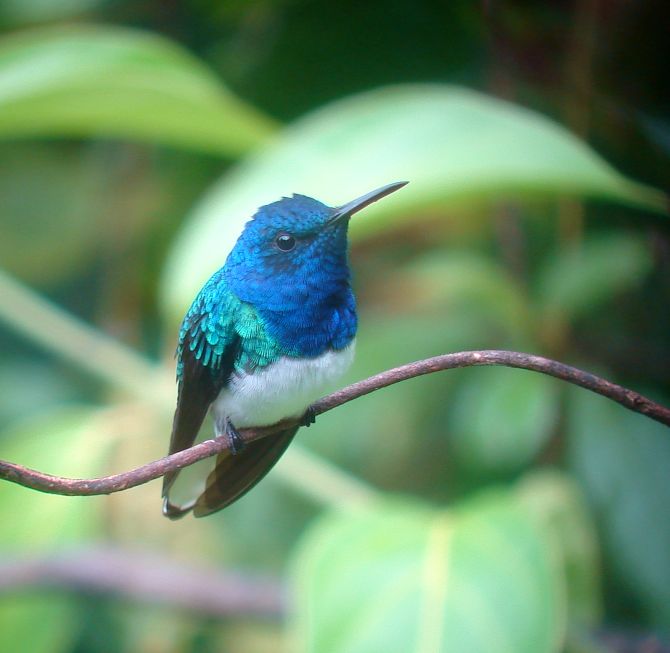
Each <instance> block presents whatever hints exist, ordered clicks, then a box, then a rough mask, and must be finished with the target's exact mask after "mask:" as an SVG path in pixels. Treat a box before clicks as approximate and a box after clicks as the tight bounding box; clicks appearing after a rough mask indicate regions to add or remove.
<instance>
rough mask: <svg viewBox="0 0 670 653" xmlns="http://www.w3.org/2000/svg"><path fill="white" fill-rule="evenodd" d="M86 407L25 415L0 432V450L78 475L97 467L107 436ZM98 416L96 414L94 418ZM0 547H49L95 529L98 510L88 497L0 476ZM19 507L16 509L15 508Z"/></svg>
mask: <svg viewBox="0 0 670 653" xmlns="http://www.w3.org/2000/svg"><path fill="white" fill-rule="evenodd" d="M95 416H97V413H96V412H94V411H92V410H91V409H85V408H68V409H61V408H59V409H57V410H54V411H50V412H49V413H46V414H43V415H41V416H38V417H34V418H32V419H30V420H26V421H25V422H23V423H21V424H20V425H18V426H16V427H14V428H13V429H11V430H8V431H5V432H3V433H2V434H1V437H0V456H2V458H3V459H5V460H11V461H12V462H15V463H19V464H21V465H26V466H28V467H31V468H33V469H39V470H40V471H43V472H47V473H51V474H57V475H59V476H70V477H79V478H90V477H92V476H96V475H97V474H99V473H100V472H101V471H102V462H103V459H104V454H105V453H106V452H107V451H108V449H109V446H110V445H111V444H112V440H111V439H110V438H109V434H108V433H107V432H104V433H103V432H102V431H101V429H100V428H99V427H98V426H97V425H96V422H95V419H94V417H95ZM98 419H100V418H98ZM0 483H2V491H1V492H0V523H5V524H9V523H11V524H12V528H8V529H1V530H0V548H2V549H3V550H5V551H17V552H21V553H27V552H29V551H41V550H51V548H52V547H54V546H55V545H56V544H60V543H63V542H68V543H70V542H77V541H80V540H82V539H84V538H86V537H88V536H91V535H94V534H96V533H97V530H98V526H99V521H98V519H99V513H98V510H97V507H96V503H95V502H96V501H97V502H98V504H99V501H100V500H101V499H99V498H98V499H95V498H93V499H92V498H90V497H65V496H57V495H53V494H44V493H42V492H36V491H34V490H29V489H27V488H25V487H22V486H20V485H16V484H14V483H8V482H6V481H0ZM19 508H20V509H19Z"/></svg>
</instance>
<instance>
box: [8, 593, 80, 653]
mask: <svg viewBox="0 0 670 653" xmlns="http://www.w3.org/2000/svg"><path fill="white" fill-rule="evenodd" d="M77 621H78V620H77V602H76V601H75V600H73V599H72V598H71V597H67V596H63V595H58V594H56V595H54V594H53V593H50V594H49V595H48V596H39V595H37V594H31V595H24V594H21V595H19V596H13V595H8V596H3V597H0V633H2V645H3V648H4V649H5V650H7V651H12V653H67V652H68V651H72V646H73V644H74V639H75V632H76V629H77V627H78V623H77Z"/></svg>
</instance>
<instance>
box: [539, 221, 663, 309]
mask: <svg viewBox="0 0 670 653" xmlns="http://www.w3.org/2000/svg"><path fill="white" fill-rule="evenodd" d="M651 266H652V261H651V256H650V254H649V251H648V248H647V246H646V245H645V244H644V242H643V241H642V240H641V239H639V238H637V237H635V236H633V235H631V234H625V235H624V234H608V235H604V236H599V237H598V238H593V239H591V240H587V241H585V242H583V243H580V244H579V245H575V246H574V247H568V248H562V249H561V250H560V251H559V252H558V253H557V254H556V255H555V256H553V257H552V258H550V259H549V260H548V261H547V262H546V263H545V264H544V267H543V269H541V270H540V272H539V275H538V280H537V285H536V296H537V297H538V303H539V306H540V310H541V311H542V312H543V313H544V316H545V318H546V319H548V320H554V319H557V317H564V318H570V319H574V318H578V317H582V316H583V315H585V314H588V313H589V312H592V311H594V310H597V309H598V308H600V307H601V306H602V304H603V303H604V302H606V301H608V300H612V299H613V298H614V297H615V296H616V295H617V293H621V292H624V291H626V290H630V289H631V288H634V287H635V286H637V285H638V284H639V283H640V282H641V281H642V279H643V278H644V277H645V275H646V274H647V273H648V272H649V270H650V269H651Z"/></svg>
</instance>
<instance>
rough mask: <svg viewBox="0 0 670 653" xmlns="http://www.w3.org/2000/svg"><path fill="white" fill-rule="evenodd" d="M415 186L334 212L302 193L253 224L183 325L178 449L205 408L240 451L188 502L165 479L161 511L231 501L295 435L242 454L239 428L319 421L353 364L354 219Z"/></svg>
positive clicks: (266, 210) (191, 436) (212, 508)
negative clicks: (327, 394)
mask: <svg viewBox="0 0 670 653" xmlns="http://www.w3.org/2000/svg"><path fill="white" fill-rule="evenodd" d="M406 183H407V182H396V183H393V184H388V185H387V186H383V187H382V188H379V189H377V190H374V191H372V192H371V193H367V194H366V195H363V196H362V197H359V198H358V199H355V200H354V201H353V202H349V203H347V204H344V205H343V206H340V207H336V208H332V207H328V206H326V205H325V204H322V203H321V202H319V201H317V200H315V199H312V198H311V197H306V196H304V195H293V197H290V198H286V197H285V198H283V199H281V200H279V201H278V202H274V203H272V204H268V205H267V206H263V207H261V208H260V209H258V211H257V212H256V214H255V215H254V217H253V218H252V219H251V220H250V221H249V222H247V224H246V225H245V227H244V230H243V232H242V234H241V236H240V237H239V239H238V240H237V243H236V244H235V246H234V247H233V249H232V251H231V252H230V254H229V256H228V258H227V259H226V262H225V264H224V266H223V267H222V268H221V269H220V270H218V271H217V272H215V273H214V275H213V276H212V277H211V278H210V280H209V281H208V282H207V283H206V284H205V285H204V286H203V288H202V290H200V292H199V293H198V295H197V297H196V298H195V301H194V302H193V304H192V305H191V308H190V309H189V310H188V313H187V314H186V317H185V318H184V321H183V323H182V326H181V331H180V333H179V344H178V347H177V381H178V398H177V408H176V411H175V415H174V422H173V426H172V437H171V440H170V453H174V452H176V451H181V450H182V449H186V448H188V447H190V446H191V445H192V444H193V442H194V441H195V439H196V437H197V435H198V431H199V430H200V428H201V426H202V423H203V421H204V419H205V417H206V415H207V412H208V411H210V412H211V414H212V417H213V420H214V431H215V434H216V436H217V437H219V436H226V437H228V438H229V440H230V444H231V446H230V449H228V450H226V451H225V452H223V453H221V454H219V455H218V457H217V459H216V463H215V466H214V469H213V470H212V471H211V472H209V474H207V473H205V474H204V475H203V478H202V479H200V481H199V485H198V486H197V487H194V488H192V489H191V488H189V491H190V492H191V494H190V495H189V496H187V497H186V498H184V491H183V490H181V491H179V492H178V491H177V486H178V485H179V480H180V479H178V476H179V472H170V473H168V474H166V475H165V478H164V480H163V514H164V515H166V516H167V517H170V518H172V519H176V518H178V517H181V516H183V515H185V514H186V513H188V512H189V511H191V510H192V511H193V514H194V515H195V516H196V517H203V516H205V515H209V514H211V513H213V512H216V511H217V510H221V509H222V508H225V507H226V506H228V505H230V504H231V503H232V502H233V501H236V500H237V499H239V498H240V497H241V496H242V495H243V494H245V493H246V492H247V491H248V490H250V489H251V488H252V487H253V486H254V485H255V484H256V483H257V482H258V481H260V480H261V478H263V476H265V474H266V473H267V472H268V471H269V470H270V469H271V468H272V466H273V465H274V464H275V463H276V462H277V460H278V459H279V457H280V456H281V455H282V454H283V453H284V451H285V450H286V447H287V446H288V445H289V443H290V442H291V440H292V439H293V436H294V435H295V433H296V431H297V430H298V427H297V426H296V427H291V428H288V429H286V430H284V431H280V432H278V433H276V434H273V435H270V436H267V437H264V438H261V439H260V440H255V441H253V442H250V443H247V444H244V445H243V446H242V441H241V439H240V437H239V434H238V433H237V429H238V428H243V427H251V426H267V425H271V424H275V423H276V422H279V421H281V420H282V419H286V418H292V417H295V418H300V417H303V416H304V423H305V424H309V423H310V422H311V421H313V416H312V415H311V414H310V412H309V410H308V409H309V406H310V404H311V403H312V402H313V401H314V400H315V399H317V398H318V397H319V396H320V395H321V394H322V393H323V392H324V390H325V389H327V387H328V386H329V385H330V384H331V383H332V382H333V381H334V380H336V379H337V378H338V377H339V376H340V375H341V374H342V373H343V372H344V371H345V370H346V369H347V368H348V366H349V365H350V363H351V361H352V359H353V353H354V339H355V335H356V326H357V317H356V303H355V299H354V295H353V292H352V290H351V286H350V283H349V278H350V273H349V263H348V257H347V231H348V227H349V218H350V217H351V216H352V215H353V214H354V213H356V212H357V211H360V210H361V209H362V208H364V207H366V206H368V205H369V204H371V203H372V202H375V201H377V200H378V199H381V198H382V197H384V196H386V195H388V194H389V193H393V192H394V191H396V190H398V189H399V188H402V187H403V186H404V185H405V184H406ZM187 493H188V491H187ZM178 495H181V496H178Z"/></svg>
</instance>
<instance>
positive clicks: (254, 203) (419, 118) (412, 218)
mask: <svg viewBox="0 0 670 653" xmlns="http://www.w3.org/2000/svg"><path fill="white" fill-rule="evenodd" d="M400 180H409V181H410V182H411V183H410V185H409V186H408V187H407V188H403V189H402V190H401V191H399V192H397V193H395V194H394V195H392V196H391V197H387V198H385V199H384V200H383V201H381V202H377V203H376V204H374V205H373V206H370V207H369V208H367V209H366V210H365V212H362V213H361V214H360V215H358V216H356V218H355V219H354V220H353V221H352V235H353V236H354V237H360V236H363V235H365V234H370V233H373V232H375V231H379V230H382V229H386V228H387V227H388V225H389V224H390V223H392V222H398V221H401V220H404V221H409V222H410V223H411V224H416V225H417V228H421V223H420V222H419V221H418V217H420V215H421V214H422V213H423V214H430V216H431V218H432V219H435V217H436V216H440V215H442V216H445V219H446V216H447V214H448V212H449V211H451V210H452V209H453V208H454V207H455V206H460V207H472V206H475V205H477V206H480V205H481V204H482V203H484V202H490V201H492V200H498V199H502V198H514V199H515V200H523V199H530V198H537V197H552V198H555V197H556V196H558V195H565V194H569V195H577V196H583V197H594V198H602V199H609V200H612V201H617V202H621V203H624V204H631V205H634V206H638V207H642V208H648V209H652V210H659V211H664V210H665V198H664V196H663V195H662V194H661V193H659V192H657V191H655V190H653V189H649V188H646V187H643V186H641V185H639V184H635V183H633V182H631V181H629V180H628V179H626V178H625V177H623V176H622V175H620V174H619V173H617V172H616V171H615V170H614V169H613V168H611V167H610V166H609V165H608V164H607V163H606V162H605V161H603V160H602V159H601V158H600V157H599V156H598V155H596V154H595V153H594V152H593V151H592V150H591V149H589V148H588V147H587V146H586V145H585V144H584V143H582V142H581V141H580V140H579V139H577V138H576V137H575V136H573V135H572V134H570V133H569V132H568V131H567V130H565V129H564V128H562V127H561V126H559V125H557V124H555V123H553V122H551V121H550V120H548V119H546V118H544V117H543V116H541V115H539V114H537V113H533V112H532V111H528V110H526V109H523V108H521V107H519V106H515V105H513V104H509V103H507V102H503V101H500V100H497V99H494V98H492V97H488V96H486V95H482V94H480V93H476V92H474V91H469V90H465V89H462V88H458V87H453V86H446V85H413V86H399V87H389V88H384V89H380V90H376V91H372V92H368V93H364V94H362V95H357V96H354V97H350V98H348V99H345V100H342V101H339V102H335V103H333V104H330V105H328V106H326V107H324V108H322V109H319V110H317V111H315V112H313V113H311V114H308V115H307V116H305V117H304V118H302V119H300V120H298V121H297V122H296V123H294V124H293V125H292V126H290V127H289V128H288V129H286V130H285V131H284V132H283V133H282V135H281V136H280V137H279V138H277V139H276V140H275V141H273V142H272V143H271V145H269V146H268V147H267V148H266V149H264V150H263V151H262V152H260V153H257V154H255V155H254V156H252V157H250V158H248V159H246V160H245V161H243V162H242V163H241V164H239V165H238V166H237V167H236V168H235V169H233V170H232V171H231V172H230V173H228V174H226V176H225V177H224V178H223V179H222V180H221V182H220V183H219V184H218V185H217V186H216V187H215V188H214V189H213V190H212V192H211V193H210V194H209V195H208V196H207V197H206V198H205V200H204V201H203V202H202V204H201V205H200V206H199V207H197V209H196V210H195V212H194V214H193V215H192V216H191V217H190V218H189V219H188V221H187V223H186V226H185V229H184V231H183V233H182V235H181V238H180V239H179V240H178V241H177V244H176V247H175V250H174V251H173V254H172V257H171V260H170V264H169V266H168V269H167V273H166V275H165V278H164V284H163V288H164V296H165V300H166V303H167V305H168V306H169V308H170V309H171V310H176V311H177V312H181V311H182V310H183V309H184V306H185V305H187V303H188V302H189V301H190V299H191V298H192V297H193V295H194V293H195V292H196V291H197V289H198V287H199V286H200V284H201V283H202V282H203V281H204V280H205V279H206V278H207V277H208V275H209V274H211V273H212V272H213V271H214V270H215V269H216V268H217V267H219V266H220V265H221V264H222V263H223V260H224V258H225V256H226V254H227V252H228V251H229V249H230V248H231V246H232V244H233V243H234V241H235V239H236V237H237V235H238V234H239V232H240V230H241V228H242V225H243V224H244V222H245V221H246V220H248V219H249V218H250V217H251V215H252V214H253V212H254V211H255V209H256V208H257V207H258V206H260V205H262V204H266V203H268V202H272V201H275V200H276V199H278V198H279V197H281V196H283V195H290V194H291V193H294V192H296V193H303V194H306V195H311V196H313V197H316V198H317V199H319V200H321V201H323V202H326V203H327V204H330V205H338V204H342V203H344V202H346V201H348V200H350V199H352V198H354V197H356V196H358V195H359V194H361V193H364V192H367V191H369V190H371V189H373V188H375V187H377V186H380V185H382V184H386V183H389V182H391V181H400Z"/></svg>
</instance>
